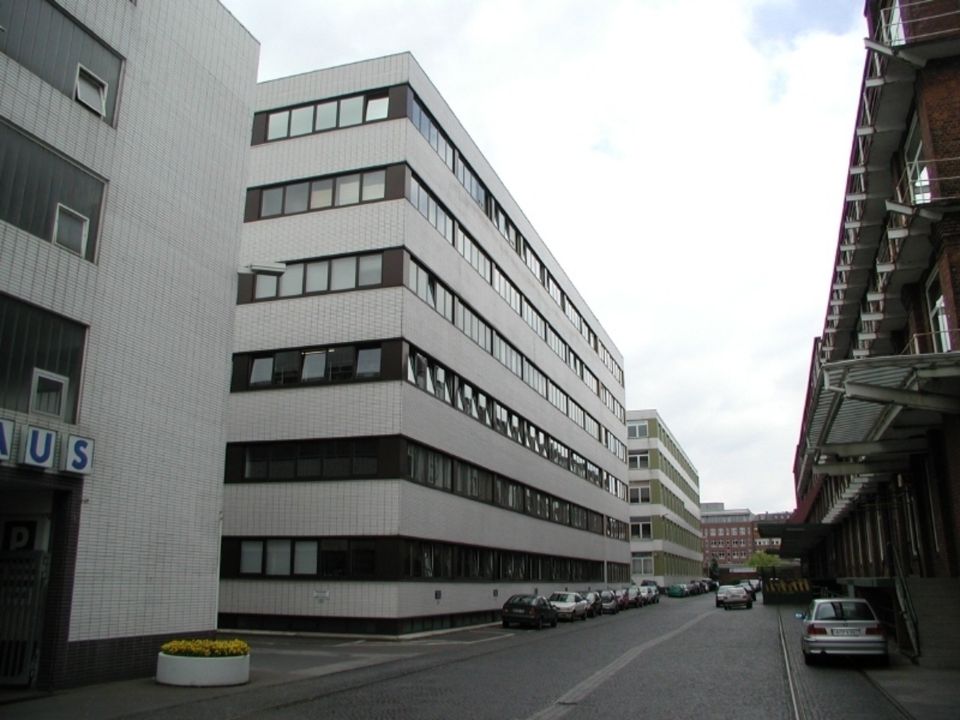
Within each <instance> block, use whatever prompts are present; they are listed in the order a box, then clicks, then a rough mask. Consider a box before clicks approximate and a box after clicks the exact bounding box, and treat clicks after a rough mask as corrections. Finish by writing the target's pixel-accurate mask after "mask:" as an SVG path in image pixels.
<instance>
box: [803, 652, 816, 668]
mask: <svg viewBox="0 0 960 720" xmlns="http://www.w3.org/2000/svg"><path fill="white" fill-rule="evenodd" d="M813 660H814V658H813V655H812V654H811V653H804V654H803V664H804V665H813Z"/></svg>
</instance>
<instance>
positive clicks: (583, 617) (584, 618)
mask: <svg viewBox="0 0 960 720" xmlns="http://www.w3.org/2000/svg"><path fill="white" fill-rule="evenodd" d="M580 619H581V620H583V621H584V622H586V620H587V614H586V613H584V614H583V615H581V616H580Z"/></svg>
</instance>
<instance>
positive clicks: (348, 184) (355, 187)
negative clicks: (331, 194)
mask: <svg viewBox="0 0 960 720" xmlns="http://www.w3.org/2000/svg"><path fill="white" fill-rule="evenodd" d="M336 202H337V205H355V204H356V203H358V202H360V174H359V173H354V174H352V175H341V176H340V177H338V178H337V196H336Z"/></svg>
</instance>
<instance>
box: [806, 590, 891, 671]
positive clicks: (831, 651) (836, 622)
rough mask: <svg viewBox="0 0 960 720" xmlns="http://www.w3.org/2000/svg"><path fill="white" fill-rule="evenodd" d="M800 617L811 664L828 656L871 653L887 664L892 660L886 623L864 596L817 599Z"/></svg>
mask: <svg viewBox="0 0 960 720" xmlns="http://www.w3.org/2000/svg"><path fill="white" fill-rule="evenodd" d="M800 618H801V619H802V620H803V625H802V631H801V635H800V649H801V651H802V652H803V661H804V662H805V663H806V664H807V665H810V664H811V663H812V662H814V660H816V659H817V658H819V657H822V656H824V655H868V656H873V657H876V658H877V659H878V660H879V661H880V662H881V663H883V664H886V663H887V662H888V661H889V656H888V655H887V636H886V633H885V632H884V630H883V625H882V624H881V623H880V620H879V619H878V618H877V614H876V612H874V610H873V607H871V605H870V603H869V602H867V601H866V600H864V599H863V598H817V599H815V600H813V601H811V603H810V606H809V607H808V608H807V611H806V612H805V613H802V614H801V615H800Z"/></svg>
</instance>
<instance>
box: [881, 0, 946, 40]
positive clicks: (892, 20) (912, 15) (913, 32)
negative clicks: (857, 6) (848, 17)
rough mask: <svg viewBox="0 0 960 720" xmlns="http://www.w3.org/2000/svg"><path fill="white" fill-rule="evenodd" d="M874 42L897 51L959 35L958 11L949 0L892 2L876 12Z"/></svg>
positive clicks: (897, 0)
mask: <svg viewBox="0 0 960 720" xmlns="http://www.w3.org/2000/svg"><path fill="white" fill-rule="evenodd" d="M879 20H880V21H879V23H878V24H877V30H876V37H875V38H874V39H875V40H876V41H877V42H880V43H883V44H884V45H888V46H890V47H900V46H903V45H908V44H910V43H916V42H923V41H925V40H937V39H941V38H944V37H947V36H950V35H956V34H958V33H960V8H958V7H957V4H956V2H951V0H914V1H913V2H901V1H900V0H893V2H890V3H887V7H883V8H881V9H880V18H879Z"/></svg>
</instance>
